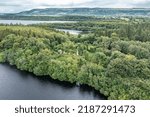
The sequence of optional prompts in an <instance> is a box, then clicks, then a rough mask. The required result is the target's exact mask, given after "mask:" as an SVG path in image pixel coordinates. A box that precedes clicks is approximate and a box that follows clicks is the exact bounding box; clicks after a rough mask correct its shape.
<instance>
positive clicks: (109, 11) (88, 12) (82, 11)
mask: <svg viewBox="0 0 150 117" xmlns="http://www.w3.org/2000/svg"><path fill="white" fill-rule="evenodd" d="M15 15H19V16H35V15H36V16H37V15H42V16H43V15H44V16H45V15H46V16H49V15H50V16H61V15H84V16H150V9H141V8H139V9H113V8H46V9H33V10H30V11H23V12H20V13H17V14H15Z"/></svg>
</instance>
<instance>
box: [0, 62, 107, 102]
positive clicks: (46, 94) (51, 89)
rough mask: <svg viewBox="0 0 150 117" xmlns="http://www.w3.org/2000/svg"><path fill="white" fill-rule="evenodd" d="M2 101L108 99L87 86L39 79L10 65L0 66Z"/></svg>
mask: <svg viewBox="0 0 150 117" xmlns="http://www.w3.org/2000/svg"><path fill="white" fill-rule="evenodd" d="M0 99H13V100H15V99H18V100H29V99H30V100H42V99H43V100H72V99H73V100H76V99H80V100H93V99H98V100H99V99H100V100H103V99H106V97H104V96H103V95H100V94H99V92H98V91H95V90H94V89H93V88H91V87H88V86H86V85H82V86H80V87H78V86H76V85H75V84H71V83H68V82H61V81H58V80H53V79H51V78H49V77H48V76H45V77H37V76H35V75H33V74H32V73H28V72H24V71H20V70H17V69H16V68H15V67H12V66H10V65H8V64H0Z"/></svg>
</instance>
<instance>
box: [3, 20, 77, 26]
mask: <svg viewBox="0 0 150 117" xmlns="http://www.w3.org/2000/svg"><path fill="white" fill-rule="evenodd" d="M75 22H76V21H32V20H0V24H23V25H29V24H40V23H75Z"/></svg>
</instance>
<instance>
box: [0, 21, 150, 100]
mask: <svg viewBox="0 0 150 117" xmlns="http://www.w3.org/2000/svg"><path fill="white" fill-rule="evenodd" d="M53 28H66V29H78V30H82V31H89V33H88V34H79V35H72V34H69V33H64V32H60V31H57V30H55V29H53ZM0 62H1V63H4V62H8V63H10V64H11V65H15V66H17V68H18V69H20V70H25V71H29V72H32V73H34V74H35V75H37V76H45V75H49V76H50V77H52V78H53V79H58V80H60V81H69V82H71V83H80V84H81V85H82V84H87V85H89V86H91V87H94V88H95V89H96V90H98V91H99V92H100V93H102V94H104V95H105V96H107V97H108V99H134V100H135V99H150V23H149V21H147V20H144V19H122V20H121V19H120V20H119V19H117V20H116V19H114V20H111V21H109V20H108V21H107V20H103V21H85V22H77V23H70V24H67V23H64V24H61V25H60V24H40V25H32V26H23V25H22V26H13V25H6V26H2V25H1V26H0Z"/></svg>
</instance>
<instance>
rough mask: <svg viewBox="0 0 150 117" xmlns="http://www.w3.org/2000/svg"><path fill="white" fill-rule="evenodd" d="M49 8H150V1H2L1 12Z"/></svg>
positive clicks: (0, 2) (0, 3)
mask: <svg viewBox="0 0 150 117" xmlns="http://www.w3.org/2000/svg"><path fill="white" fill-rule="evenodd" d="M49 7H103V8H104V7H107V8H108V7H111V8H132V7H148V8H150V0H13V2H12V1H11V2H10V0H0V12H20V11H24V10H29V9H34V8H49Z"/></svg>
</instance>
